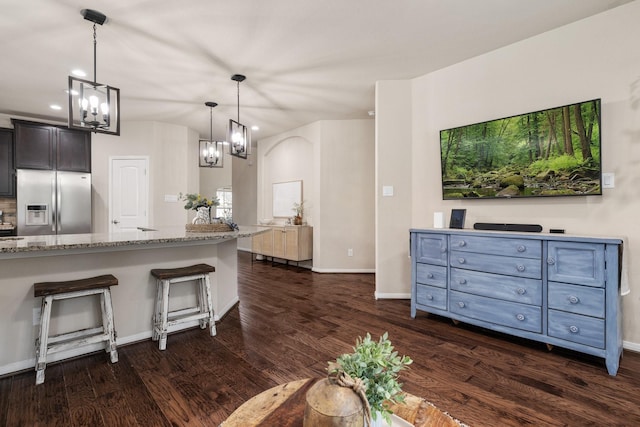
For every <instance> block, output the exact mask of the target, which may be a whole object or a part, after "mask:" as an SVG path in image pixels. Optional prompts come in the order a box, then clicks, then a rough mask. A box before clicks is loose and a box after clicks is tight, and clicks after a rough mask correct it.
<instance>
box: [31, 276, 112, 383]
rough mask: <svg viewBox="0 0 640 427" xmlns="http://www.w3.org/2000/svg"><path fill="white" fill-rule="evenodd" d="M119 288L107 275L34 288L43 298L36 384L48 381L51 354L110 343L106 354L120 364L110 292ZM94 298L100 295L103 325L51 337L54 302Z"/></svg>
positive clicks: (37, 349)
mask: <svg viewBox="0 0 640 427" xmlns="http://www.w3.org/2000/svg"><path fill="white" fill-rule="evenodd" d="M116 285H118V279H116V278H115V277H114V276H112V275H111V274H106V275H104V276H97V277H91V278H88V279H80V280H70V281H64V282H41V283H36V284H35V285H34V286H33V295H34V297H36V298H39V297H42V310H41V311H40V333H39V335H38V337H37V338H36V384H42V383H43V382H44V370H45V368H46V366H47V355H49V354H52V353H57V352H59V351H64V350H69V349H72V348H76V347H81V346H85V345H89V344H95V343H99V342H102V341H106V344H105V351H106V352H107V353H109V355H110V358H111V363H116V362H117V361H118V351H117V349H116V331H115V328H114V324H113V308H112V306H111V289H110V287H111V286H116ZM90 295H100V307H101V311H102V326H99V327H96V328H88V329H79V330H75V331H72V332H67V333H64V334H59V335H54V336H49V322H50V320H51V306H52V305H53V301H56V300H64V299H69V298H79V297H86V296H90Z"/></svg>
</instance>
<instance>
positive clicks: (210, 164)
mask: <svg viewBox="0 0 640 427" xmlns="http://www.w3.org/2000/svg"><path fill="white" fill-rule="evenodd" d="M204 105H206V106H207V107H209V140H208V141H206V140H200V155H199V157H200V162H199V164H200V167H201V168H221V167H223V161H224V151H223V150H222V148H223V142H222V141H214V139H213V108H214V107H216V106H217V105H218V104H217V103H215V102H211V101H208V102H205V103H204Z"/></svg>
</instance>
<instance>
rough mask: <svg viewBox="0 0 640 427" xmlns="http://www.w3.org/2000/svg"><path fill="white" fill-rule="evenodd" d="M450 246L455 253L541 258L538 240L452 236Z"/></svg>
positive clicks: (540, 247) (540, 246)
mask: <svg viewBox="0 0 640 427" xmlns="http://www.w3.org/2000/svg"><path fill="white" fill-rule="evenodd" d="M450 246H451V250H455V251H465V252H478V253H482V254H491V255H506V256H513V257H521V258H536V259H540V258H541V256H542V242H541V241H539V240H528V239H509V238H501V237H480V236H457V235H452V236H451V242H450Z"/></svg>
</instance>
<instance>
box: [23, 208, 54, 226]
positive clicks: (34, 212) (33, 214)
mask: <svg viewBox="0 0 640 427" xmlns="http://www.w3.org/2000/svg"><path fill="white" fill-rule="evenodd" d="M48 224H49V207H48V206H47V205H27V217H26V219H25V225H48Z"/></svg>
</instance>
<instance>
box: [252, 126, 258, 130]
mask: <svg viewBox="0 0 640 427" xmlns="http://www.w3.org/2000/svg"><path fill="white" fill-rule="evenodd" d="M251 130H260V128H259V127H258V126H255V125H254V126H251Z"/></svg>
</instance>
